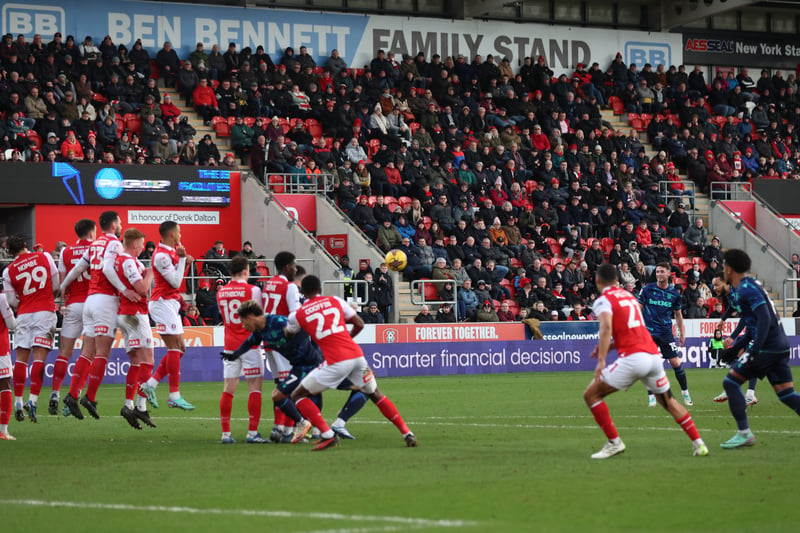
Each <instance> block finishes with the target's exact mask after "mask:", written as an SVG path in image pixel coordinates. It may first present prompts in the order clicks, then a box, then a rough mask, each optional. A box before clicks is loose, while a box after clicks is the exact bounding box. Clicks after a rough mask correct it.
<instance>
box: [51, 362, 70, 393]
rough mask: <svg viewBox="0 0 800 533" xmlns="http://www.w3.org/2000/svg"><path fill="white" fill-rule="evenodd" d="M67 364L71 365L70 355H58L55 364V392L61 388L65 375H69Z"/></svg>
mask: <svg viewBox="0 0 800 533" xmlns="http://www.w3.org/2000/svg"><path fill="white" fill-rule="evenodd" d="M67 366H69V358H68V357H60V356H59V357H58V358H57V359H56V364H55V365H53V392H59V391H60V390H61V384H62V383H63V382H64V376H66V375H67Z"/></svg>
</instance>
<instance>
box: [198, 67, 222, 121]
mask: <svg viewBox="0 0 800 533" xmlns="http://www.w3.org/2000/svg"><path fill="white" fill-rule="evenodd" d="M192 103H193V105H194V109H195V111H197V113H198V114H199V115H200V116H201V117H203V121H204V123H205V125H206V126H209V125H210V124H211V119H212V118H213V117H216V116H218V115H219V114H220V109H219V103H218V102H217V96H216V94H215V92H214V89H212V88H211V87H209V85H208V80H207V79H205V78H202V79H201V80H200V82H199V84H198V85H197V87H195V89H194V91H193V92H192Z"/></svg>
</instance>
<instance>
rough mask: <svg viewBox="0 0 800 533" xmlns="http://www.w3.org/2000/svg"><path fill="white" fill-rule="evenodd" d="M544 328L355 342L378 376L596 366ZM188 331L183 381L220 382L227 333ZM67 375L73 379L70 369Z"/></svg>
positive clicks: (581, 339) (689, 336)
mask: <svg viewBox="0 0 800 533" xmlns="http://www.w3.org/2000/svg"><path fill="white" fill-rule="evenodd" d="M782 322H783V327H784V329H785V330H786V333H787V334H788V335H789V340H790V343H791V345H792V351H791V364H792V365H794V366H800V336H798V335H797V326H796V321H795V319H792V318H784V319H782ZM684 323H685V324H686V344H685V346H683V347H679V348H678V353H680V354H681V357H682V359H683V364H684V366H685V367H689V368H706V367H708V365H709V362H710V358H709V351H708V340H709V337H711V335H712V334H713V331H714V328H715V327H716V325H717V323H718V321H717V320H714V319H709V320H685V321H684ZM736 323H737V320H736V319H733V320H730V321H728V322H726V324H725V328H724V329H725V332H726V334H729V333H730V332H731V331H732V330H733V329H734V328H735V327H736ZM540 329H541V330H542V333H543V335H544V338H543V339H540V340H534V339H531V333H530V330H528V328H527V327H526V326H525V325H523V324H521V323H497V324H468V323H465V324H427V325H417V324H386V325H377V326H376V325H372V324H367V325H366V326H365V328H364V330H363V331H362V332H361V334H360V335H359V336H358V338H357V340H358V342H359V344H360V345H361V347H362V348H363V349H364V354H365V356H366V358H367V361H368V362H369V364H370V366H371V367H372V368H373V370H374V371H375V374H376V375H377V376H379V377H399V376H436V375H457V374H503V373H513V372H572V371H578V370H592V369H593V368H594V365H595V362H594V361H593V360H592V359H590V358H589V354H590V353H591V351H592V349H593V348H594V347H595V346H596V345H597V331H598V330H597V322H594V321H586V322H579V323H569V322H555V323H546V322H545V323H542V324H541V326H540ZM185 330H186V333H185V336H186V345H187V347H188V348H189V350H190V353H191V357H188V358H184V360H183V363H182V368H181V375H182V379H183V380H185V381H219V374H220V364H221V363H220V358H219V353H220V351H221V350H222V340H223V328H222V327H199V328H192V327H189V328H185ZM154 333H155V332H154ZM153 337H154V340H155V344H156V364H157V363H158V361H159V360H160V358H161V357H163V355H164V353H165V348H164V347H163V343H162V342H161V339H160V337H159V336H158V335H156V334H154V335H153ZM434 339H435V340H434ZM57 343H58V337H57V338H56V344H57ZM78 343H79V344H78V345H76V349H79V348H80V341H78ZM57 353H58V351H57V346H56V349H55V350H54V351H52V352H51V353H50V356H49V357H48V360H47V365H46V367H45V374H46V376H47V377H52V372H53V363H54V361H55V357H56V355H57ZM73 364H74V363H73ZM128 365H129V362H128V358H127V356H125V353H124V351H123V349H122V338H121V336H120V334H119V332H118V333H117V339H116V341H115V343H114V349H113V350H112V354H111V357H110V358H109V362H108V368H107V370H106V378H105V381H104V382H106V383H124V382H125V375H126V373H127V369H128ZM68 372H69V375H70V376H71V375H72V364H71V365H70V368H69V370H68Z"/></svg>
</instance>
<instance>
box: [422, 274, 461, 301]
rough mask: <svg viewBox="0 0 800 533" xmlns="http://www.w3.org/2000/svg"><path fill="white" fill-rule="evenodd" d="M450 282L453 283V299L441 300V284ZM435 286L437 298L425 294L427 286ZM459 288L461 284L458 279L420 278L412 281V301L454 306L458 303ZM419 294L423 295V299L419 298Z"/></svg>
mask: <svg viewBox="0 0 800 533" xmlns="http://www.w3.org/2000/svg"><path fill="white" fill-rule="evenodd" d="M447 283H450V284H452V285H453V299H452V300H441V299H439V288H440V287H441V286H444V285H446V284H447ZM428 286H433V287H434V288H435V289H436V298H435V299H428V297H427V295H426V294H425V292H426V291H425V287H428ZM458 288H459V284H458V282H457V281H455V280H452V279H418V280H414V281H412V282H411V303H412V304H413V305H428V304H436V305H442V304H450V305H452V306H457V305H458ZM419 296H422V298H421V299H418V297H419Z"/></svg>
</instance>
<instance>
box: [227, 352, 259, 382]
mask: <svg viewBox="0 0 800 533" xmlns="http://www.w3.org/2000/svg"><path fill="white" fill-rule="evenodd" d="M241 376H244V377H245V379H253V378H263V377H264V358H263V355H262V354H261V350H260V349H258V348H253V349H252V350H247V351H246V352H245V353H244V355H242V356H241V357H240V358H239V359H237V360H236V361H225V360H223V361H222V377H223V378H225V379H231V378H237V379H238V378H240V377H241Z"/></svg>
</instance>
